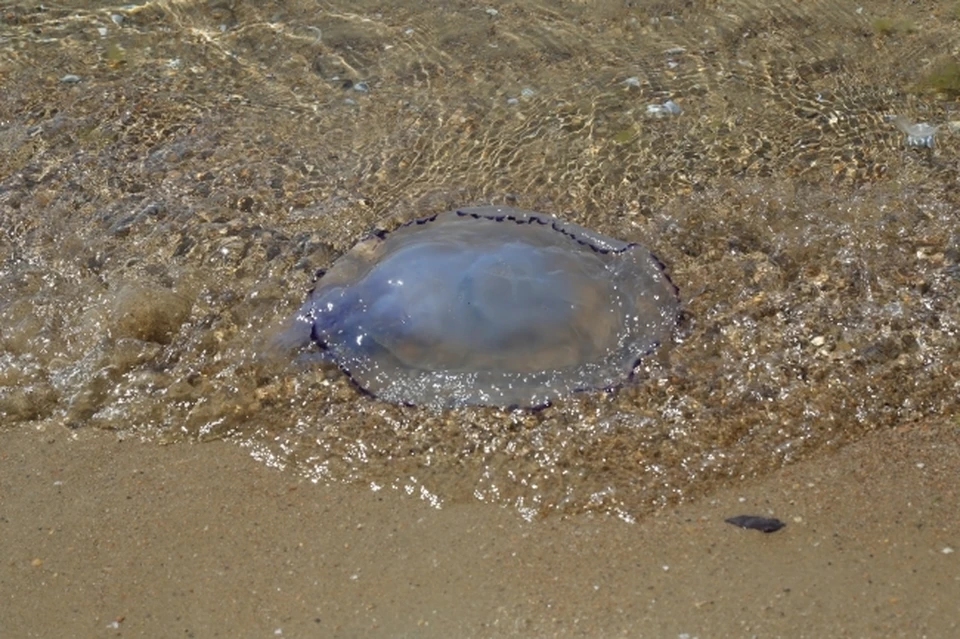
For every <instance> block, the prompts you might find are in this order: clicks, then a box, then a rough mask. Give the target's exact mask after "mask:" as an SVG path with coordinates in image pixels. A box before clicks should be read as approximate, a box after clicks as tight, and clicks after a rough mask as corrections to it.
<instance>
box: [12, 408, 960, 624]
mask: <svg viewBox="0 0 960 639" xmlns="http://www.w3.org/2000/svg"><path fill="white" fill-rule="evenodd" d="M958 435H960V433H958V428H957V425H956V422H955V421H954V422H953V423H951V422H949V421H944V422H943V423H933V424H928V425H926V426H920V427H911V428H906V429H900V430H891V431H886V432H878V433H875V434H873V435H870V436H868V437H866V438H864V439H863V440H861V441H859V442H857V443H855V444H853V445H851V446H848V447H846V448H844V449H842V450H840V451H839V452H836V453H832V454H828V455H827V456H825V457H821V458H819V459H814V460H810V461H809V462H804V463H800V464H797V465H794V466H789V467H786V468H785V469H783V470H781V471H779V472H778V473H775V474H773V475H770V476H768V477H766V478H764V479H762V480H759V481H744V482H742V483H741V484H740V485H737V486H735V487H732V488H729V489H724V490H722V491H720V492H718V493H715V494H713V495H711V496H709V497H707V498H704V499H702V500H701V501H699V502H695V503H688V504H684V505H681V506H680V507H677V508H675V509H670V510H666V511H662V512H660V513H658V514H656V515H653V516H650V517H648V518H645V519H642V520H641V521H640V522H639V523H637V524H634V525H631V524H626V523H623V522H622V521H619V520H616V519H614V518H611V517H606V516H597V515H594V516H582V517H568V518H560V517H551V518H547V519H545V520H542V521H536V522H533V523H528V522H525V521H523V520H522V519H521V518H520V517H519V516H518V515H517V514H516V513H515V512H513V511H512V510H510V509H508V508H503V507H497V506H492V505H487V504H483V503H479V502H475V503H466V504H463V505H455V506H448V507H444V508H443V509H441V510H435V509H433V508H431V507H429V506H427V505H426V504H424V503H423V502H420V501H418V500H416V499H413V498H409V497H406V496H403V495H400V494H397V493H395V492H381V493H374V492H370V491H368V490H366V489H364V488H362V487H357V486H322V485H314V484H311V483H309V482H305V481H299V480H296V479H294V478H292V477H291V476H290V475H289V474H286V473H281V472H277V471H275V470H272V469H270V468H267V467H265V466H263V465H262V464H260V463H258V462H256V461H254V460H253V459H252V458H250V457H249V456H248V455H247V454H246V452H245V451H244V450H243V449H241V448H239V447H238V446H236V445H234V444H231V443H228V442H210V443H203V444H177V445H171V446H165V447H158V446H157V445H156V444H149V443H148V444H144V443H140V442H139V441H136V440H132V439H128V440H120V439H118V438H117V436H116V435H114V434H111V433H106V432H96V431H91V430H80V431H67V430H60V429H51V428H48V429H46V430H45V431H31V430H28V429H18V430H13V431H6V432H3V433H2V434H0V451H2V453H0V537H2V539H3V540H4V548H5V549H6V553H5V554H6V557H5V562H4V565H3V568H2V570H0V597H2V601H3V604H2V607H3V611H4V613H3V615H2V616H0V635H2V636H4V637H53V636H59V637H97V636H120V637H141V636H143V637H158V636H185V637H216V636H221V637H240V636H244V637H272V636H284V637H319V636H325V637H351V636H390V637H403V636H417V637H424V636H436V637H453V636H457V637H486V636H522V637H553V636H558V637H569V636H585V637H612V636H629V637H681V636H687V637H701V638H705V637H733V636H741V637H742V636H763V637H778V636H783V637H827V636H829V637H867V636H870V637H881V636H883V637H921V636H928V637H949V636H956V635H957V633H958V631H960V621H958V615H957V609H956V602H957V601H960V563H958V562H960V554H958V553H957V552H951V550H954V551H955V550H957V549H960V511H958V509H957V507H956V505H957V503H960V489H958V485H957V481H956V478H957V477H958V476H960V437H958ZM743 513H750V514H761V515H770V516H775V517H778V518H780V519H782V520H784V521H786V522H787V524H788V525H787V527H786V528H785V529H783V530H781V531H779V532H777V533H773V534H763V533H760V532H756V531H750V530H741V529H738V528H735V527H733V526H730V525H729V524H725V523H724V522H723V520H724V518H726V517H729V516H731V515H737V514H743Z"/></svg>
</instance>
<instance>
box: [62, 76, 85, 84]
mask: <svg viewBox="0 0 960 639" xmlns="http://www.w3.org/2000/svg"><path fill="white" fill-rule="evenodd" d="M79 81H80V76H79V75H74V74H72V73H68V74H67V75H65V76H63V77H62V78H60V82H63V83H64V84H76V83H77V82H79Z"/></svg>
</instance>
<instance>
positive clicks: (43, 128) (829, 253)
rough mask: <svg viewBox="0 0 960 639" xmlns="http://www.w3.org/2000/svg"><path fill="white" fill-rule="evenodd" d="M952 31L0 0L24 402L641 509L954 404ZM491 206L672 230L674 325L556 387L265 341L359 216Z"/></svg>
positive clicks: (718, 19)
mask: <svg viewBox="0 0 960 639" xmlns="http://www.w3.org/2000/svg"><path fill="white" fill-rule="evenodd" d="M634 4H638V5H642V6H633V5H634ZM889 16H893V17H903V18H905V19H906V20H908V21H909V24H910V25H912V27H913V28H910V29H906V28H905V29H901V30H897V31H896V32H890V31H884V30H881V29H878V28H876V24H877V23H876V22H875V21H876V20H877V19H878V18H881V17H889ZM958 32H960V25H958V22H957V18H956V15H955V13H953V8H952V3H950V2H940V3H938V2H928V3H915V4H910V5H909V6H907V5H903V4H901V3H868V4H864V3H859V4H857V3H851V2H843V1H839V0H833V1H824V2H803V3H796V2H772V3H753V2H746V1H742V2H732V3H724V4H723V5H722V6H718V5H716V4H715V3H712V2H694V3H692V4H691V3H685V4H684V8H683V9H678V8H676V4H675V3H657V2H654V3H623V2H619V1H617V2H614V1H609V2H607V1H604V0H598V1H597V2H594V3H576V2H567V3H564V2H559V3H534V2H516V3H492V4H491V5H490V6H479V5H477V6H475V5H473V4H472V3H453V4H451V3H439V2H407V3H382V2H367V1H364V0H360V1H354V0H351V1H350V2H346V1H330V2H320V3H317V2H287V3H278V2H275V3H260V2H256V3H254V2H241V1H237V2H231V3H228V2H192V1H184V2H146V3H142V4H139V5H120V4H117V5H112V4H109V3H79V2H76V3H65V4H62V5H58V6H52V5H40V4H38V3H19V2H18V3H14V4H10V3H7V4H6V5H4V8H3V9H2V11H0V76H2V80H3V87H4V90H3V92H2V93H0V326H2V331H0V417H2V424H3V426H4V427H5V428H33V427H38V426H47V427H60V426H61V425H66V426H68V427H70V428H105V429H115V430H117V431H121V432H124V433H132V434H140V435H142V436H145V437H148V438H151V439H153V440H155V441H158V442H165V441H179V440H184V439H201V440H202V439H208V438H220V437H226V438H229V439H232V440H234V441H236V442H238V443H239V444H240V445H243V446H246V447H248V448H249V449H250V450H251V452H252V453H253V454H254V455H256V456H257V457H258V458H259V459H262V460H263V461H264V462H265V463H268V464H271V465H273V466H277V467H280V468H283V469H285V471H286V472H292V473H300V474H305V475H307V476H309V477H311V478H314V479H316V480H317V481H351V482H358V483H362V484H366V485H369V486H371V487H372V488H373V489H377V490H379V489H384V490H388V489H395V490H396V491H397V492H398V493H404V494H410V495H413V496H415V497H418V498H422V499H426V500H428V501H430V502H431V503H434V504H436V505H438V506H443V505H444V504H449V503H453V502H457V501H460V500H474V499H480V500H484V501H489V502H491V503H493V504H499V505H509V506H510V507H512V508H516V509H517V510H518V511H519V512H520V513H522V514H523V515H524V516H526V517H535V516H539V515H547V514H549V513H552V512H561V513H568V512H576V511H583V510H589V511H595V512H606V513H615V514H617V515H619V516H621V517H623V518H625V519H631V518H633V517H636V516H638V515H639V514H642V513H644V512H647V511H649V510H651V509H653V508H657V507H662V506H664V505H667V504H670V503H673V502H675V501H677V500H681V499H688V498H695V497H697V496H699V495H703V494H707V493H709V491H710V490H712V489H713V487H714V486H716V485H717V484H718V483H719V484H729V483H731V482H737V481H739V480H740V479H741V478H745V477H751V476H757V475H763V474H766V473H769V472H771V471H774V470H776V469H778V468H780V467H782V466H783V465H784V464H787V463H790V462H793V461H796V460H800V459H805V458H816V457H818V456H824V455H825V453H826V451H828V450H830V449H831V448H832V447H835V446H839V445H843V444H845V443H847V442H850V441H852V440H855V439H857V438H858V437H861V436H862V435H864V434H865V433H867V432H869V431H872V430H875V429H883V428H898V427H903V426H906V425H910V424H914V423H916V422H920V421H922V420H925V419H929V418H931V417H933V416H948V418H949V416H951V415H952V416H954V417H952V418H953V419H956V417H955V415H956V414H957V408H958V406H957V404H958V397H960V388H958V382H957V380H958V378H960V375H958V370H957V366H958V364H957V362H958V361H960V352H958V350H960V347H958V335H957V331H958V318H960V310H958V301H957V300H958V295H957V281H958V278H960V266H958V261H960V236H958V231H957V228H958V220H957V216H958V213H957V211H958V210H960V207H958V199H960V194H958V191H960V189H957V188H956V184H957V183H958V177H960V176H958V175H957V173H958V170H960V169H958V167H960V161H958V137H957V133H956V131H957V128H958V125H957V121H958V120H960V116H958V115H957V111H956V104H957V103H956V95H955V94H953V93H951V92H950V90H949V88H941V89H939V90H932V89H928V88H925V87H926V86H927V85H925V84H924V82H923V78H924V77H925V74H927V73H929V72H930V71H931V69H933V68H935V67H936V65H938V64H944V63H945V58H946V57H948V56H949V52H950V51H954V50H955V49H956V47H957V44H958V35H957V34H958ZM946 62H949V60H946ZM668 104H670V105H672V106H669V107H665V106H664V105H668ZM898 118H899V119H898ZM897 122H899V123H901V124H902V123H905V122H906V123H909V124H908V125H906V126H910V127H913V126H915V125H920V124H923V125H926V127H929V128H923V129H922V130H923V131H924V132H926V131H928V130H930V129H934V131H935V133H934V134H933V135H934V137H935V139H934V140H930V143H929V144H928V143H927V140H926V138H924V139H923V144H916V143H914V144H909V145H908V144H907V143H906V141H905V133H904V131H902V130H901V129H899V128H898V127H897V126H896V124H895V123H897ZM911 130H913V129H911ZM476 204H495V205H498V204H499V205H508V206H516V207H518V208H524V209H529V210H537V211H544V212H547V213H551V214H554V215H557V216H559V217H562V218H564V219H566V220H569V221H571V222H573V223H576V224H579V225H581V226H584V227H587V228H591V229H596V230H597V232H599V233H602V234H604V235H607V236H610V237H617V238H622V239H624V240H627V241H639V242H642V243H644V244H645V245H648V246H653V247H656V252H657V254H658V255H659V257H661V258H662V259H663V261H664V262H665V263H667V264H669V265H670V268H671V275H672V277H673V279H674V281H675V282H676V284H677V285H678V287H679V288H680V289H681V290H682V291H684V303H685V307H684V310H683V317H682V322H681V326H680V331H679V334H678V335H677V338H676V344H674V345H673V346H672V347H671V348H668V349H661V350H660V351H658V352H657V354H656V355H655V356H653V357H651V358H650V359H649V360H644V361H643V363H642V365H641V367H640V368H641V370H640V371H638V373H639V374H638V375H637V380H636V382H635V383H634V384H631V385H629V386H628V387H627V388H625V389H623V390H621V391H620V392H619V393H616V394H605V393H590V394H583V395H578V396H576V397H574V398H571V399H569V400H567V401H561V402H558V403H557V404H555V405H553V406H552V407H550V408H548V409H546V410H543V411H539V412H529V411H513V412H511V411H500V410H496V409H480V408H474V409H461V410H454V411H447V412H434V411H430V410H424V409H420V408H413V407H398V406H392V405H389V404H385V403H384V402H380V401H377V400H376V399H372V398H369V397H366V396H364V395H362V394H361V393H359V392H358V391H357V390H356V388H355V387H354V386H352V385H351V384H350V383H349V382H348V381H347V380H346V378H345V377H344V376H343V375H342V374H341V373H340V372H339V371H337V370H336V369H335V368H333V367H320V368H318V367H317V366H315V365H291V364H290V363H289V360H283V359H278V358H273V357H270V356H268V355H265V354H264V353H265V349H264V342H265V340H266V339H267V337H266V336H269V335H272V334H275V333H276V331H277V330H280V329H281V328H282V322H283V320H284V318H287V317H289V316H290V315H291V314H293V313H294V312H295V311H296V309H297V308H298V307H299V305H300V304H301V303H302V301H303V295H304V292H305V291H306V290H308V289H309V287H310V283H311V280H312V277H313V274H314V273H315V271H316V270H317V269H321V268H327V267H329V266H330V265H331V264H332V263H333V262H334V260H335V259H336V258H338V257H339V256H341V255H343V254H344V253H345V252H346V251H347V250H348V249H349V248H350V247H351V246H353V245H354V244H356V242H358V241H359V240H360V239H361V238H363V237H364V236H366V235H367V234H368V233H369V232H370V231H372V230H373V229H375V228H385V229H390V228H396V227H397V226H399V225H400V224H402V223H404V222H407V221H409V220H412V219H415V218H418V217H423V216H425V215H430V214H433V213H436V212H440V211H447V210H452V209H455V208H457V207H460V206H466V205H476ZM958 426H960V425H958Z"/></svg>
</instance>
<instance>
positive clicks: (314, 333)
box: [310, 322, 413, 406]
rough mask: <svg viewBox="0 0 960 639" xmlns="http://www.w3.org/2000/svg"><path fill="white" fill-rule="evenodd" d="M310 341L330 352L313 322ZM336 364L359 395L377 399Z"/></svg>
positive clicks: (404, 403)
mask: <svg viewBox="0 0 960 639" xmlns="http://www.w3.org/2000/svg"><path fill="white" fill-rule="evenodd" d="M310 341H312V342H313V343H314V344H316V345H317V348H319V349H320V350H321V351H324V352H330V348H329V347H328V346H327V342H326V340H324V339H321V338H320V336H319V335H317V324H316V322H314V323H313V326H311V327H310ZM336 364H337V368H338V369H339V370H340V372H341V373H343V374H344V375H346V377H347V380H348V381H349V382H350V385H351V386H353V387H354V388H356V389H357V390H358V391H360V394H361V395H363V396H365V397H371V398H373V399H379V398H378V397H377V396H376V395H375V394H374V393H372V392H370V391H368V390H367V389H366V388H364V387H363V386H362V385H361V384H360V382H358V381H357V380H356V378H354V376H353V375H352V374H351V373H350V369H348V368H347V367H346V366H344V365H343V364H341V363H340V362H339V361H336ZM399 403H401V404H402V405H404V406H413V404H410V403H408V402H399Z"/></svg>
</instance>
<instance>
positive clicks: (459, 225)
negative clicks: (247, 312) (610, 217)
mask: <svg viewBox="0 0 960 639" xmlns="http://www.w3.org/2000/svg"><path fill="white" fill-rule="evenodd" d="M678 313H679V301H678V297H677V289H676V287H674V285H673V284H672V282H671V281H670V279H669V278H668V277H667V275H666V274H665V272H664V267H663V265H662V264H661V263H660V261H659V260H658V259H657V258H656V257H654V256H653V255H652V254H651V253H650V252H649V251H647V250H646V249H645V248H644V247H642V246H640V245H638V244H634V243H629V242H623V241H621V240H616V239H613V238H609V237H605V236H603V235H600V234H598V233H595V232H593V231H590V230H588V229H585V228H583V227H580V226H577V225H575V224H570V223H568V222H564V221H562V220H559V219H557V218H554V217H551V216H549V215H543V214H540V213H531V212H528V211H520V210H517V209H511V208H506V207H481V208H470V209H459V210H456V211H450V212H448V213H442V214H439V215H435V216H433V217H429V218H426V219H421V220H416V221H414V222H410V223H408V224H406V225H404V226H402V227H400V228H399V229H397V230H396V231H394V232H392V233H380V234H375V235H374V236H372V237H370V238H368V239H366V240H364V241H362V242H360V243H359V244H358V245H357V246H355V247H354V248H353V249H351V250H350V251H348V252H347V253H346V254H345V255H343V256H342V257H341V258H340V259H338V260H337V261H336V262H335V263H334V264H333V266H332V267H331V269H330V270H329V271H327V272H326V273H325V274H324V275H323V276H322V277H321V278H320V279H319V281H318V282H317V286H316V288H315V289H314V290H313V292H312V293H311V295H310V297H309V299H308V300H307V302H306V303H305V304H304V305H303V306H302V307H301V309H300V310H299V311H298V312H297V314H296V315H295V316H294V318H293V319H292V325H291V327H290V328H289V330H288V331H287V332H286V333H285V334H284V335H283V336H282V337H281V338H280V341H279V343H280V344H281V345H283V346H287V347H302V346H304V345H306V344H308V343H309V342H310V341H311V340H312V341H313V342H314V343H315V344H316V345H317V346H318V347H319V348H320V349H321V352H322V353H323V356H324V357H326V358H328V359H330V360H332V361H334V362H336V363H337V364H338V365H339V366H340V368H341V369H343V370H344V371H345V372H346V373H347V374H349V375H350V377H351V378H352V379H353V380H354V381H355V382H356V383H357V384H358V385H359V386H360V387H362V388H363V389H364V390H366V391H367V392H369V393H371V394H373V395H375V396H377V397H380V398H382V399H385V400H387V401H391V402H396V403H401V404H415V405H428V406H434V407H452V406H461V405H465V404H480V405H490V406H501V407H510V406H522V407H536V406H543V405H546V404H548V403H549V402H550V401H552V400H554V399H556V398H558V397H561V396H564V395H568V394H570V393H573V392H575V391H580V390H587V389H603V388H610V387H614V386H617V385H619V384H621V383H622V382H623V381H624V380H626V379H628V378H629V377H630V375H631V374H632V372H633V369H634V367H635V366H636V364H637V362H638V360H639V358H641V357H643V356H644V355H647V354H649V353H650V352H651V351H652V350H653V349H655V348H656V347H657V346H659V345H660V344H662V343H664V342H666V341H668V340H669V339H670V336H671V334H672V332H673V330H674V328H675V326H676V323H677V317H678Z"/></svg>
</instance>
